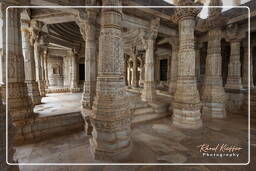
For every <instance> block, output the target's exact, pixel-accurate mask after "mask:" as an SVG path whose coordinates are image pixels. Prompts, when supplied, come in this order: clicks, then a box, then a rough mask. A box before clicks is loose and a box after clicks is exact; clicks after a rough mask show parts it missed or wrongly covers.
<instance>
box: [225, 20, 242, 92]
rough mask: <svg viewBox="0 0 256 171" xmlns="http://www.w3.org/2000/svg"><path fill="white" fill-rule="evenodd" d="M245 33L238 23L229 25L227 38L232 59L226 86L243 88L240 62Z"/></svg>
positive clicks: (228, 87)
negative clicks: (239, 29)
mask: <svg viewBox="0 0 256 171" xmlns="http://www.w3.org/2000/svg"><path fill="white" fill-rule="evenodd" d="M243 38H244V34H241V33H239V31H238V26H237V25H228V27H227V39H228V40H229V42H230V49H231V50H230V51H231V52H230V53H231V54H230V59H229V65H228V78H227V83H226V85H225V88H227V89H237V90H240V89H242V88H243V86H242V80H241V62H240V46H241V40H242V39H243Z"/></svg>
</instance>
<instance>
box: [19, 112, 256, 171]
mask: <svg viewBox="0 0 256 171" xmlns="http://www.w3.org/2000/svg"><path fill="white" fill-rule="evenodd" d="M255 123H256V121H255V120H252V121H251V124H252V125H253V126H252V129H251V142H252V143H251V152H252V154H251V157H252V159H251V162H252V163H251V164H250V165H249V166H237V167H230V166H182V167H179V166H153V165H151V166H150V165H149V166H139V165H136V166H111V165H109V166H106V165H105V166H49V165H48V166H25V165H23V166H20V170H21V171H41V170H42V171H45V170H47V171H80V170H81V171H128V170H129V171H165V170H166V171H167V170H168V171H169V170H175V171H176V170H184V171H185V170H186V171H215V170H217V171H226V170H227V171H243V170H244V171H245V170H246V171H247V170H249V171H250V170H255V169H256V165H255V156H256V155H255V150H256V144H255V142H256V129H255ZM89 138H90V137H89V136H86V135H85V134H84V133H83V132H80V133H76V134H73V135H69V136H62V137H57V138H54V139H50V140H47V141H42V142H39V143H35V144H29V145H24V146H19V147H16V153H15V159H16V160H18V162H19V163H99V161H95V160H94V159H93V157H92V155H91V153H90V149H89ZM132 142H133V150H132V152H131V154H130V156H129V157H128V159H127V161H124V162H129V163H134V164H135V163H198V162H202V163H247V161H248V156H247V154H248V153H247V152H248V147H247V142H248V130H247V118H246V117H245V116H240V115H232V116H231V117H229V118H228V119H225V120H212V121H204V125H203V127H202V128H200V129H198V130H184V129H178V128H175V127H174V126H172V125H171V120H170V118H163V119H160V120H155V121H151V122H148V123H144V124H138V125H135V126H134V127H133V131H132ZM201 144H209V145H211V146H216V145H217V144H220V145H222V144H227V146H234V145H235V146H237V147H241V148H242V149H241V150H239V151H235V152H233V153H235V154H236V155H239V156H236V157H234V156H233V157H226V156H225V157H216V156H215V157H213V156H203V153H202V152H201V153H200V149H199V147H198V146H199V145H201ZM209 153H212V152H209ZM216 153H219V154H220V153H222V154H226V153H228V152H219V151H217V152H216ZM231 153H232V152H231ZM178 167H179V169H178Z"/></svg>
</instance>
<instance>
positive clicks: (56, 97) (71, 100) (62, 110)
mask: <svg viewBox="0 0 256 171" xmlns="http://www.w3.org/2000/svg"><path fill="white" fill-rule="evenodd" d="M81 98H82V93H51V94H47V95H46V97H43V98H42V104H40V105H36V106H35V108H34V112H35V113H37V114H38V115H39V117H44V116H52V115H60V114H66V113H75V112H80V111H81V109H80V108H81V103H80V101H81Z"/></svg>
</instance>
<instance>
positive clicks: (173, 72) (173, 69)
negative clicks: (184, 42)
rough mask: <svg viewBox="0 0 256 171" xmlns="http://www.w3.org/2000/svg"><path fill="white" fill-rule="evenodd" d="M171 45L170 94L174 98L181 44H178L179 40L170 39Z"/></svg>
mask: <svg viewBox="0 0 256 171" xmlns="http://www.w3.org/2000/svg"><path fill="white" fill-rule="evenodd" d="M169 44H171V46H172V56H171V69H170V71H171V73H170V75H171V77H170V82H169V93H170V94H171V95H172V96H174V92H175V89H176V80H177V70H178V67H177V65H178V64H177V63H178V51H179V44H178V38H176V37H175V38H170V39H169Z"/></svg>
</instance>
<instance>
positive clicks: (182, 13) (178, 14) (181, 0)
mask: <svg viewBox="0 0 256 171" xmlns="http://www.w3.org/2000/svg"><path fill="white" fill-rule="evenodd" d="M176 5H178V6H195V8H176V9H175V14H174V15H173V16H172V20H173V21H174V22H176V23H178V22H179V21H180V20H182V19H183V18H190V17H193V18H195V17H196V16H197V15H198V14H199V13H200V12H201V10H202V8H199V7H198V6H202V5H203V4H202V3H201V2H199V1H197V2H195V0H177V2H176Z"/></svg>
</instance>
